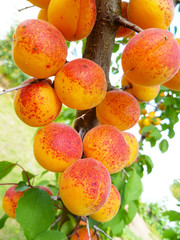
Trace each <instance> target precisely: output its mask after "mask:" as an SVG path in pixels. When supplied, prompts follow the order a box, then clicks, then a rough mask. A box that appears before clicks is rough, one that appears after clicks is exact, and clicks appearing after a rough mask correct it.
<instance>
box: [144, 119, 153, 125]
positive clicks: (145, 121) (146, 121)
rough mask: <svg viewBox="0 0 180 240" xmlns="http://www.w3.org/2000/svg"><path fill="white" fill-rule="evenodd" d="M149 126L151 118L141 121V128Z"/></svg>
mask: <svg viewBox="0 0 180 240" xmlns="http://www.w3.org/2000/svg"><path fill="white" fill-rule="evenodd" d="M151 124H152V120H151V118H145V119H144V120H143V126H149V125H151Z"/></svg>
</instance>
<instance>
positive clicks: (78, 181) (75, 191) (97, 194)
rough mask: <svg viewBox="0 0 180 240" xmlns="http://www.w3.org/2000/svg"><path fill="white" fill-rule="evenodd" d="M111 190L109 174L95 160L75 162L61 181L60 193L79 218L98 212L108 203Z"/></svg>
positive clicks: (66, 204) (67, 205) (67, 169)
mask: <svg viewBox="0 0 180 240" xmlns="http://www.w3.org/2000/svg"><path fill="white" fill-rule="evenodd" d="M110 189H111V178H110V175H109V172H108V171H107V169H106V168H105V166H104V165H103V164H102V163H101V162H99V161H97V160H95V159H93V158H84V159H79V160H77V161H75V162H74V163H73V164H72V165H70V166H69V167H68V168H66V170H65V171H64V173H63V174H62V176H61V178H60V179H59V193H60V197H61V199H62V201H63V203H64V205H65V206H66V208H67V209H68V210H69V211H70V212H72V213H73V214H76V215H78V216H87V215H90V214H92V213H94V212H96V211H98V210H99V209H100V208H101V207H102V206H103V205H104V204H105V202H106V201H107V199H108V197H109V194H110Z"/></svg>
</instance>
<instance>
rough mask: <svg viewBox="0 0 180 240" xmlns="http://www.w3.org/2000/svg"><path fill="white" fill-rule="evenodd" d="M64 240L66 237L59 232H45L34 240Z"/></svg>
mask: <svg viewBox="0 0 180 240" xmlns="http://www.w3.org/2000/svg"><path fill="white" fill-rule="evenodd" d="M50 239H52V240H64V239H66V235H65V234H64V233H62V232H59V231H45V232H42V233H41V234H39V235H38V236H37V237H36V238H35V240H50Z"/></svg>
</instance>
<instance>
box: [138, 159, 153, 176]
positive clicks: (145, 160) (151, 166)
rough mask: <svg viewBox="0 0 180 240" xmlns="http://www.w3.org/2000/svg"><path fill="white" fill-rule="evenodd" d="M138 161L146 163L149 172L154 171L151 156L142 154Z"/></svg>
mask: <svg viewBox="0 0 180 240" xmlns="http://www.w3.org/2000/svg"><path fill="white" fill-rule="evenodd" d="M138 162H141V163H142V165H146V166H147V172H148V173H151V172H152V168H153V166H154V164H153V162H152V160H151V158H150V157H149V156H147V155H140V156H139V157H138Z"/></svg>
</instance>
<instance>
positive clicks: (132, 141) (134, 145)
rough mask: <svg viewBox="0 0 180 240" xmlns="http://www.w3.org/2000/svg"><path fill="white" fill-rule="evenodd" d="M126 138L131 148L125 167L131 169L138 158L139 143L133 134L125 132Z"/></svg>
mask: <svg viewBox="0 0 180 240" xmlns="http://www.w3.org/2000/svg"><path fill="white" fill-rule="evenodd" d="M122 134H123V135H124V138H125V140H126V142H127V144H128V146H129V147H130V156H129V160H128V162H127V163H126V165H125V167H129V166H130V165H131V164H132V163H133V162H134V161H135V160H136V158H137V156H138V151H139V143H138V140H137V139H136V137H135V136H134V135H133V134H132V133H128V132H123V133H122Z"/></svg>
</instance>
